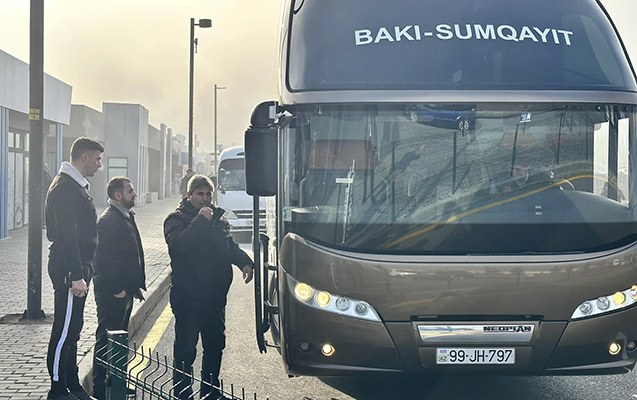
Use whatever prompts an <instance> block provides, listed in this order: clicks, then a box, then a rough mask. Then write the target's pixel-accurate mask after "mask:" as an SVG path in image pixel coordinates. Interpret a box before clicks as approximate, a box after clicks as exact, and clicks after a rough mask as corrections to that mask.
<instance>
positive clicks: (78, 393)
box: [71, 388, 96, 400]
mask: <svg viewBox="0 0 637 400" xmlns="http://www.w3.org/2000/svg"><path fill="white" fill-rule="evenodd" d="M71 394H72V395H73V396H75V397H76V398H77V399H78V400H96V399H95V397H93V396H90V395H89V394H88V393H86V390H84V388H80V389H77V390H71Z"/></svg>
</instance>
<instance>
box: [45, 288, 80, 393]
mask: <svg viewBox="0 0 637 400" xmlns="http://www.w3.org/2000/svg"><path fill="white" fill-rule="evenodd" d="M52 280H53V292H54V314H53V328H52V330H51V338H50V340H49V348H48V352H47V357H46V366H47V369H48V370H49V376H50V377H51V391H52V392H53V393H55V394H61V393H64V392H66V390H67V389H73V390H76V389H79V388H80V387H81V385H80V380H79V376H78V368H77V342H78V340H80V332H81V331H82V326H83V325H84V304H85V303H86V296H84V297H75V296H73V294H71V290H70V289H69V287H68V285H67V284H66V282H65V281H64V279H56V278H54V277H52Z"/></svg>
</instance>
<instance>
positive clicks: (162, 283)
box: [78, 265, 170, 393]
mask: <svg viewBox="0 0 637 400" xmlns="http://www.w3.org/2000/svg"><path fill="white" fill-rule="evenodd" d="M169 289H170V265H167V266H166V268H164V270H163V271H162V272H161V273H160V274H159V276H158V277H157V278H155V280H154V281H153V282H151V283H150V284H149V285H148V291H146V293H145V297H146V300H145V301H143V302H141V303H139V302H136V303H135V304H134V305H133V311H132V313H131V317H130V322H129V324H128V335H129V337H132V336H133V335H134V334H135V332H137V330H138V329H139V328H140V327H141V326H142V324H143V323H144V321H145V320H146V318H147V317H148V315H149V314H150V313H151V312H152V311H153V310H154V309H155V307H156V306H157V304H158V303H159V301H160V300H161V299H162V298H163V297H164V295H165V294H166V293H167V292H168V290H169ZM93 351H94V347H92V348H91V351H89V352H88V353H86V354H84V355H83V356H82V358H81V361H80V362H79V363H78V368H79V377H80V382H81V383H82V386H83V387H84V389H85V390H86V391H87V392H89V393H91V392H92V391H93Z"/></svg>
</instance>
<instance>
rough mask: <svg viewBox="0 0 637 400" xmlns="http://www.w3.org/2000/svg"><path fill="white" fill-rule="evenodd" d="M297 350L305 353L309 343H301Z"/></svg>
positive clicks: (308, 348)
mask: <svg viewBox="0 0 637 400" xmlns="http://www.w3.org/2000/svg"><path fill="white" fill-rule="evenodd" d="M299 350H301V351H302V352H306V351H308V350H310V344H309V343H305V342H303V343H301V344H300V345H299Z"/></svg>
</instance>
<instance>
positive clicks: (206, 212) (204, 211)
mask: <svg viewBox="0 0 637 400" xmlns="http://www.w3.org/2000/svg"><path fill="white" fill-rule="evenodd" d="M212 213H213V210H212V208H210V207H201V208H200V209H199V214H201V215H203V216H204V217H206V219H207V220H208V221H210V220H211V219H212Z"/></svg>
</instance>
